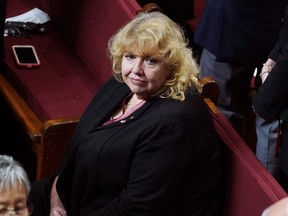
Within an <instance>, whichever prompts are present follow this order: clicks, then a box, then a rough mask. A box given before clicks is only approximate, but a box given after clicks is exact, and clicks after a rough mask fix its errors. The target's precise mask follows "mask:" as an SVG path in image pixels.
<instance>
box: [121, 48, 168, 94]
mask: <svg viewBox="0 0 288 216" xmlns="http://www.w3.org/2000/svg"><path fill="white" fill-rule="evenodd" d="M169 73H170V71H169V69H168V67H167V65H166V64H165V62H164V59H163V58H157V57H151V56H143V55H140V54H138V53H136V52H135V53H133V52H125V53H124V55H123V59H122V77H123V80H124V82H125V83H126V84H127V85H128V86H129V88H130V89H131V91H132V92H133V93H135V94H136V95H137V97H138V98H141V99H145V98H148V97H149V96H150V95H152V94H154V93H155V92H157V91H158V90H159V89H161V88H162V86H163V84H164V83H165V81H166V78H167V76H168V75H169Z"/></svg>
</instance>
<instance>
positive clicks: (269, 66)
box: [260, 59, 276, 83]
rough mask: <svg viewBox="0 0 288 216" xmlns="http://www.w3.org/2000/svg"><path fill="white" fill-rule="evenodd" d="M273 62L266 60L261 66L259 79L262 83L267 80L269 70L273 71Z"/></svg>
mask: <svg viewBox="0 0 288 216" xmlns="http://www.w3.org/2000/svg"><path fill="white" fill-rule="evenodd" d="M275 63H276V62H275V61H273V60H272V59H268V60H267V62H266V63H264V64H263V67H262V70H261V73H260V78H261V81H262V83H264V82H265V80H266V79H267V77H268V75H269V73H270V72H271V70H272V69H273V67H274V65H275Z"/></svg>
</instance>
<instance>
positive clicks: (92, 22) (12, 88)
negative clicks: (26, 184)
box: [0, 0, 140, 179]
mask: <svg viewBox="0 0 288 216" xmlns="http://www.w3.org/2000/svg"><path fill="white" fill-rule="evenodd" d="M35 7H37V8H39V9H41V10H43V11H44V12H46V13H48V14H49V16H50V17H51V21H50V22H49V23H48V24H47V33H45V34H43V35H32V37H30V38H27V37H10V36H9V37H5V38H4V45H5V55H6V56H5V65H4V66H2V67H1V72H0V92H1V98H4V100H5V103H7V104H8V105H9V107H10V109H11V111H12V112H13V114H14V115H15V117H16V118H17V119H18V121H19V124H20V125H21V126H22V127H23V129H24V130H25V132H26V134H27V136H28V137H29V139H30V146H31V148H32V149H33V151H34V152H35V155H36V156H37V171H36V177H35V179H41V178H45V177H48V176H50V175H51V173H52V172H53V171H54V170H55V168H56V167H57V166H58V164H59V162H60V160H61V158H62V155H63V153H64V151H65V149H66V146H67V144H68V142H69V141H70V139H71V137H72V134H73V132H74V129H75V127H76V125H77V123H78V120H79V118H80V117H81V115H82V113H83V112H84V110H85V108H86V106H87V105H88V103H89V102H90V100H91V99H92V97H93V95H94V94H95V93H96V92H97V90H98V89H99V87H100V86H101V85H102V84H103V83H104V82H105V81H106V80H107V79H108V78H109V77H110V76H111V63H110V60H109V57H108V56H107V51H106V47H107V42H108V39H109V38H110V37H111V36H112V35H113V34H114V33H115V32H116V31H117V30H118V29H119V28H120V27H121V26H122V25H124V24H125V23H126V22H128V21H129V20H131V18H133V17H134V16H135V14H136V11H137V10H139V9H140V7H139V5H138V4H137V3H136V1H134V0H97V1H94V0H87V1H82V0H75V1H69V0H40V1H38V0H9V1H7V10H6V17H12V16H16V15H19V14H22V13H24V12H27V11H29V10H31V9H33V8H35ZM14 44H31V45H33V46H35V48H36V50H37V52H38V54H39V58H40V60H41V63H42V65H41V67H40V68H37V69H20V68H17V67H16V65H15V63H14V60H13V58H12V54H11V46H12V45H14Z"/></svg>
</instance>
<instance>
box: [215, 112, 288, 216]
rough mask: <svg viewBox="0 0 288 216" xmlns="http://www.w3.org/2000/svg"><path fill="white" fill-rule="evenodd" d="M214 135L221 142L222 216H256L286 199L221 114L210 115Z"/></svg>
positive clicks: (281, 190) (279, 187) (276, 183)
mask: <svg viewBox="0 0 288 216" xmlns="http://www.w3.org/2000/svg"><path fill="white" fill-rule="evenodd" d="M211 115H212V117H213V120H214V124H215V128H216V131H217V133H218V135H219V137H220V138H221V140H222V141H223V142H224V145H223V150H224V154H225V164H226V166H227V167H226V168H227V169H226V170H227V173H226V174H227V185H226V195H225V206H224V209H225V215H227V216H243V215H245V216H255V215H261V213H262V211H263V210H264V209H265V208H266V207H267V206H269V205H271V204H272V203H274V202H276V201H278V200H279V199H281V198H283V197H285V196H287V194H286V193H285V191H284V190H283V189H282V188H281V186H280V185H279V184H278V182H277V181H276V180H275V179H274V178H273V176H272V175H271V174H270V173H269V172H268V171H267V170H266V169H265V168H264V166H263V165H262V164H261V163H260V161H259V160H258V159H257V158H256V156H255V154H254V153H253V152H252V150H251V149H250V148H249V147H248V146H247V144H246V143H245V142H244V141H243V139H242V138H241V137H240V136H239V134H238V133H237V132H236V131H235V130H234V128H233V127H232V125H231V124H230V123H229V122H228V120H227V119H226V118H225V117H224V115H223V114H222V113H220V112H219V113H214V112H212V111H211Z"/></svg>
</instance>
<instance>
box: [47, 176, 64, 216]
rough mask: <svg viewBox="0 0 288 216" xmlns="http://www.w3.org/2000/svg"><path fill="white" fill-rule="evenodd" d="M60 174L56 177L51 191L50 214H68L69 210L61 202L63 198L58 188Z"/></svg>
mask: <svg viewBox="0 0 288 216" xmlns="http://www.w3.org/2000/svg"><path fill="white" fill-rule="evenodd" d="M57 180H58V176H57V177H56V178H55V180H54V183H53V186H52V189H51V193H50V214H49V216H67V212H66V210H65V208H64V206H63V203H62V202H61V199H60V197H59V195H58V193H57V190H56V183H57Z"/></svg>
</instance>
